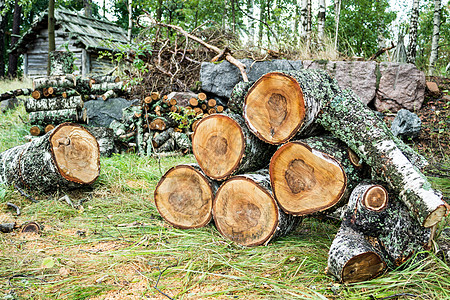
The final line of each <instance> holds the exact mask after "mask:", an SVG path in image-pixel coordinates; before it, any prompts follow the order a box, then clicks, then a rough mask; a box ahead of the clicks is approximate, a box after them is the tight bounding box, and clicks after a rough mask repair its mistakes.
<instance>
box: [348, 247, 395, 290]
mask: <svg viewBox="0 0 450 300" xmlns="http://www.w3.org/2000/svg"><path fill="white" fill-rule="evenodd" d="M385 268H386V264H385V263H384V262H383V260H382V259H381V257H380V256H379V255H378V254H377V253H375V252H372V251H368V252H365V253H361V254H359V255H357V256H355V257H352V258H351V259H350V260H349V261H348V262H347V263H346V264H345V266H344V268H343V270H342V282H344V283H353V282H360V281H366V280H370V279H372V278H374V277H376V276H377V275H379V274H380V273H381V272H383V270H384V269H385Z"/></svg>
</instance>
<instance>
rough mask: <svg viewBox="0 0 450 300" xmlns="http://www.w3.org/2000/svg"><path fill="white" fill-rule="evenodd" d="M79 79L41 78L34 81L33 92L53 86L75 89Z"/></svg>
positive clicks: (71, 77)
mask: <svg viewBox="0 0 450 300" xmlns="http://www.w3.org/2000/svg"><path fill="white" fill-rule="evenodd" d="M76 85H77V78H76V77H75V76H74V75H63V76H50V77H40V78H36V79H34V80H33V90H40V89H43V88H48V87H51V86H57V87H60V88H74V87H75V86H76Z"/></svg>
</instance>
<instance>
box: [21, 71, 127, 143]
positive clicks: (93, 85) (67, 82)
mask: <svg viewBox="0 0 450 300" xmlns="http://www.w3.org/2000/svg"><path fill="white" fill-rule="evenodd" d="M123 93H124V82H122V81H120V79H119V77H117V76H99V77H91V78H82V77H79V76H74V75H71V74H69V75H58V76H50V77H42V78H36V79H35V80H34V81H33V89H32V92H31V98H29V99H27V100H26V101H25V109H26V111H27V112H29V114H30V124H31V125H33V127H31V129H30V134H31V135H32V136H39V135H43V134H45V133H47V132H49V131H50V130H52V129H53V128H55V127H56V126H57V125H59V124H61V123H64V122H73V123H78V124H88V123H89V120H88V118H87V113H86V109H85V108H84V102H85V101H89V100H93V99H98V98H101V99H103V100H107V99H109V98H111V97H116V96H117V95H120V94H123Z"/></svg>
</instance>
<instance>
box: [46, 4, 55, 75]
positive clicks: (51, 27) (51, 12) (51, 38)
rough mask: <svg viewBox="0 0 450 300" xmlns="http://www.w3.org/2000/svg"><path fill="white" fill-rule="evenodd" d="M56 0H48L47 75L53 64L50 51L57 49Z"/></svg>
mask: <svg viewBox="0 0 450 300" xmlns="http://www.w3.org/2000/svg"><path fill="white" fill-rule="evenodd" d="M55 23H56V20H55V0H49V1H48V58H47V76H50V72H51V64H50V53H51V52H53V51H55V48H56V46H55Z"/></svg>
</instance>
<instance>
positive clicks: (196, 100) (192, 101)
mask: <svg viewBox="0 0 450 300" xmlns="http://www.w3.org/2000/svg"><path fill="white" fill-rule="evenodd" d="M189 105H190V106H192V107H196V106H197V105H198V99H197V98H191V99H189Z"/></svg>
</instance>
